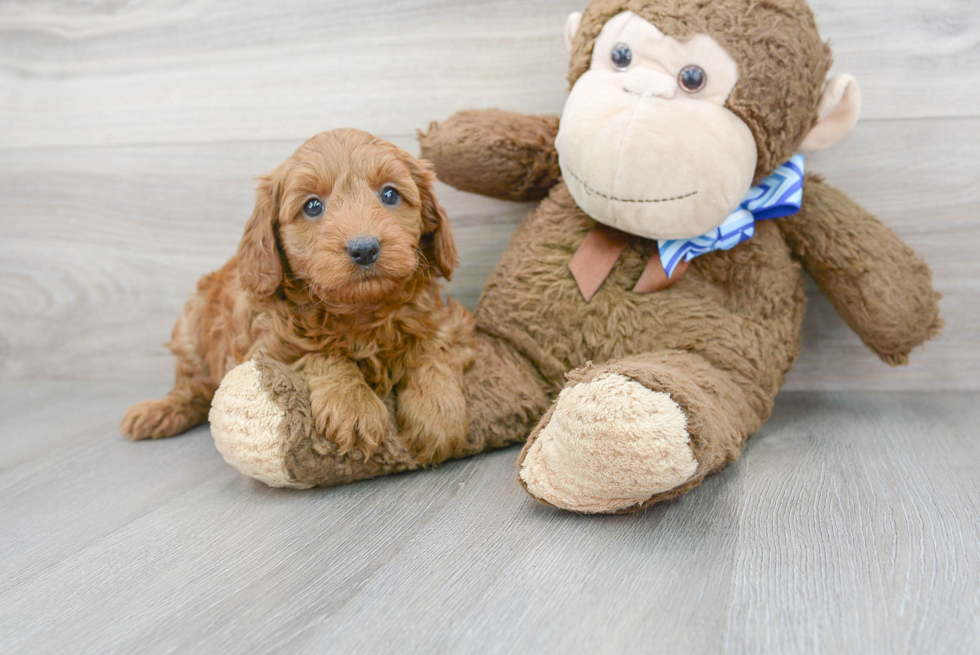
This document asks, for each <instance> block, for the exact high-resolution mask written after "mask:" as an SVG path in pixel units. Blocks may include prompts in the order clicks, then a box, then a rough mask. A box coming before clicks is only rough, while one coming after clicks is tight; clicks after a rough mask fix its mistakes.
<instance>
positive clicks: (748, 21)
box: [211, 0, 940, 513]
mask: <svg viewBox="0 0 980 655" xmlns="http://www.w3.org/2000/svg"><path fill="white" fill-rule="evenodd" d="M566 40H567V44H568V46H569V49H570V51H571V64H570V68H569V74H568V80H569V83H570V84H571V92H570V94H569V97H568V101H567V104H566V105H565V108H564V110H563V112H562V115H561V117H560V118H559V117H554V116H524V115H519V114H514V113H508V112H503V111H493V110H489V111H466V112H461V113H459V114H456V115H455V116H452V117H451V118H449V119H448V120H446V121H444V122H442V123H440V124H433V125H432V126H431V127H430V129H429V131H428V133H426V134H420V140H421V145H422V155H423V156H424V157H425V158H427V159H429V160H431V161H432V162H434V164H435V167H436V171H437V173H438V175H439V177H440V178H441V179H442V180H444V181H445V182H447V183H449V184H451V185H452V186H455V187H457V188H459V189H462V190H465V191H470V192H474V193H480V194H484V195H488V196H493V197H497V198H505V199H511V200H520V201H529V200H540V201H541V202H540V205H539V206H538V207H537V209H536V210H535V211H533V212H532V213H531V215H530V216H528V217H527V219H526V220H525V221H524V222H523V224H522V225H521V226H520V227H519V228H518V230H517V232H516V233H515V234H514V236H513V238H512V240H511V243H510V247H509V248H508V249H507V251H506V252H505V253H504V256H503V259H502V260H501V262H500V264H499V265H498V266H497V268H496V270H495V271H494V272H493V274H492V275H491V276H490V278H489V280H488V281H487V283H486V286H485V288H484V291H483V294H482V296H481V298H480V301H479V304H478V306H477V310H476V313H475V318H476V324H477V334H476V344H477V357H476V363H475V364H474V365H473V366H472V368H470V369H469V371H468V372H467V373H466V376H465V395H466V401H467V404H468V410H467V417H468V421H469V436H468V439H467V442H466V444H465V445H464V446H463V447H461V448H460V449H458V450H457V451H456V452H454V453H452V454H451V456H452V457H461V456H466V455H471V454H474V453H478V452H481V451H484V450H487V449H490V448H499V447H502V446H506V445H508V444H512V443H516V442H520V441H524V440H526V443H525V446H524V449H523V450H522V451H521V453H520V456H519V465H518V466H519V480H520V483H521V485H523V487H524V488H525V489H526V490H527V492H528V493H529V494H530V495H531V496H533V497H534V498H536V499H537V500H539V501H541V502H542V503H546V504H548V505H552V506H555V507H558V508H562V509H567V510H573V511H577V512H583V513H600V512H604V513H610V512H626V511H634V510H637V509H640V508H643V507H646V506H649V505H650V504H652V503H656V502H659V501H663V500H667V499H669V498H673V497H676V496H678V495H680V494H683V493H685V492H687V491H689V490H691V489H693V488H694V487H696V486H697V485H698V484H700V483H701V481H702V480H703V479H704V478H705V476H707V475H709V474H711V473H714V472H716V471H718V470H720V469H721V468H722V467H724V466H725V464H726V463H727V462H730V461H732V460H734V459H736V458H737V457H738V456H739V454H740V453H741V451H742V448H743V447H744V445H745V441H746V439H747V438H748V437H749V436H750V435H752V434H754V433H755V432H756V431H758V430H759V428H760V426H761V425H762V423H763V422H764V421H765V420H766V419H767V418H768V417H769V415H770V412H771V411H772V408H773V403H774V399H775V397H776V393H777V392H778V391H779V389H780V387H781V386H782V384H783V380H784V376H785V375H786V373H787V372H788V371H789V370H790V367H791V366H792V365H793V361H794V360H795V359H796V357H797V355H798V353H799V349H800V341H801V326H802V322H803V313H804V309H805V305H806V297H805V294H804V284H803V276H802V270H806V271H807V272H808V273H809V274H810V275H811V276H812V277H813V279H814V280H815V281H816V282H817V284H818V285H819V287H820V289H821V290H822V291H823V293H824V294H826V295H827V297H828V298H829V299H830V301H831V302H832V303H833V305H834V307H835V308H836V309H837V311H838V312H839V313H840V315H841V316H842V317H843V318H844V320H845V321H846V322H847V323H848V325H850V327H851V328H852V329H853V330H854V331H855V332H857V333H858V335H860V337H861V339H862V340H863V341H864V343H865V344H866V345H867V346H868V347H869V348H870V349H871V350H872V351H874V352H875V353H876V354H877V355H878V356H879V357H880V358H881V359H882V360H883V361H884V362H885V363H887V364H890V365H893V366H895V365H900V364H905V363H907V362H908V357H909V353H910V352H911V351H912V350H913V349H914V348H915V347H916V346H918V345H920V344H921V343H923V342H924V341H925V340H927V339H929V338H930V337H932V336H933V335H935V334H936V333H937V332H938V330H939V327H940V320H939V317H938V298H939V295H938V294H937V293H936V292H935V291H934V290H933V287H932V281H931V273H930V271H929V268H928V267H927V265H926V264H925V263H924V262H923V261H922V260H921V259H920V258H919V257H917V256H916V254H915V253H914V252H913V251H912V250H911V249H910V248H909V247H908V246H906V245H905V244H904V243H902V242H901V241H900V240H899V239H898V238H897V237H896V236H895V234H894V233H893V232H892V231H891V230H889V229H888V228H887V227H885V226H884V225H883V224H882V223H881V222H880V221H879V220H878V219H877V218H875V217H874V216H872V215H871V214H869V213H868V212H866V211H865V210H864V209H862V208H861V207H859V206H858V205H857V204H855V203H854V202H853V201H851V200H850V199H849V198H848V197H847V196H845V195H844V194H842V193H840V192H839V191H836V190H835V189H833V188H831V187H830V186H828V185H827V184H825V183H824V181H823V180H822V179H821V178H820V177H818V176H816V175H814V174H812V173H808V172H805V171H804V168H805V165H806V164H805V158H804V156H803V155H802V154H800V153H805V152H807V151H812V150H819V149H822V148H826V147H828V146H830V145H832V144H834V143H835V142H837V141H838V140H839V139H840V138H841V137H843V136H844V135H845V134H846V133H847V132H848V131H849V130H850V129H851V128H852V127H853V126H854V124H855V122H856V120H857V115H858V111H859V108H860V91H859V89H858V85H857V83H856V82H855V81H854V79H853V78H851V77H850V76H848V75H840V76H837V77H834V78H832V79H830V80H829V81H827V79H826V77H827V73H828V70H829V69H830V66H831V53H830V49H829V48H828V46H827V45H826V44H825V43H824V42H823V41H822V40H821V38H820V35H819V33H818V31H817V27H816V24H815V22H814V17H813V14H812V12H811V10H810V8H809V7H808V6H807V4H806V2H805V1H804V0H766V1H765V2H758V1H756V0H713V1H712V2H694V1H693V0H595V1H594V2H593V3H592V4H591V5H590V6H589V7H588V9H587V10H586V11H585V12H584V13H583V14H579V13H576V14H573V15H572V16H570V17H569V19H568V23H567V29H566ZM801 269H802V270H801ZM391 402H396V399H395V400H392V401H391ZM244 417H250V419H249V420H247V421H246V420H244ZM211 421H212V430H213V433H214V436H215V440H216V442H217V445H218V448H219V450H221V451H222V453H223V454H224V455H225V456H226V458H227V459H228V460H229V461H230V462H232V463H233V464H235V465H236V466H238V467H239V469H240V470H242V471H243V472H244V473H246V474H248V475H252V476H253V477H256V478H259V479H261V480H264V481H265V482H267V483H269V484H273V485H278V486H292V487H309V486H314V485H332V484H340V483H344V482H349V481H351V480H355V479H359V478H364V477H369V476H374V475H380V474H383V473H389V472H394V471H399V470H406V469H411V468H417V467H418V466H419V463H417V462H415V461H413V460H412V458H411V456H410V455H409V454H408V450H407V449H406V448H405V447H404V443H403V441H402V440H401V438H400V437H399V436H398V435H397V434H396V433H395V432H394V430H393V432H392V434H391V435H390V439H388V442H387V443H386V444H385V445H384V446H383V447H382V448H381V449H379V451H378V452H376V453H375V454H374V455H373V456H372V457H371V458H369V459H363V458H362V457H360V456H359V454H358V453H350V454H347V455H344V456H340V455H338V454H337V453H336V451H330V450H329V449H326V450H327V452H321V451H323V450H325V449H323V448H321V449H320V451H317V450H314V449H313V448H312V441H313V433H312V431H313V427H312V422H311V420H310V413H309V400H308V390H307V387H306V384H305V381H304V380H303V379H302V376H301V375H300V374H298V373H296V372H295V371H292V370H290V369H288V368H287V367H285V366H282V365H280V364H277V363H276V362H270V361H259V362H249V363H246V364H243V365H242V367H239V369H236V370H234V371H232V372H231V373H230V374H229V375H228V377H227V378H226V379H225V380H224V382H223V383H222V389H221V390H220V391H219V393H218V395H217V396H216V397H215V400H214V406H213V409H212V413H211Z"/></svg>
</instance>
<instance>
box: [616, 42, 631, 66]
mask: <svg viewBox="0 0 980 655" xmlns="http://www.w3.org/2000/svg"><path fill="white" fill-rule="evenodd" d="M632 62H633V51H632V50H630V47H629V46H628V45H626V44H625V43H618V44H616V47H615V48H613V51H612V63H613V66H615V67H616V70H618V71H624V70H626V69H627V68H629V67H630V64H631V63H632Z"/></svg>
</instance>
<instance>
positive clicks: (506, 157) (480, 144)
mask: <svg viewBox="0 0 980 655" xmlns="http://www.w3.org/2000/svg"><path fill="white" fill-rule="evenodd" d="M556 134H558V117H557V116H525V115H523V114H515V113H512V112H505V111H500V110H497V109H488V110H472V111H461V112H458V113H456V114H454V115H453V116H450V117H449V118H448V119H447V120H445V121H443V122H441V123H432V124H431V125H430V126H429V131H428V132H427V133H423V132H421V131H420V132H419V135H418V136H419V143H420V144H421V146H422V157H423V158H424V159H428V160H429V161H431V162H433V163H434V164H435V167H436V173H437V174H438V176H439V178H440V179H441V180H442V181H443V182H446V183H447V184H450V185H452V186H454V187H456V188H457V189H460V190H462V191H469V192H472V193H479V194H482V195H485V196H492V197H494V198H502V199H504V200H518V201H530V200H540V199H541V198H544V197H545V196H546V195H548V191H549V190H550V189H551V187H553V186H554V185H555V184H556V183H557V182H558V179H559V178H560V177H561V171H560V170H559V168H558V153H557V151H555V135H556Z"/></svg>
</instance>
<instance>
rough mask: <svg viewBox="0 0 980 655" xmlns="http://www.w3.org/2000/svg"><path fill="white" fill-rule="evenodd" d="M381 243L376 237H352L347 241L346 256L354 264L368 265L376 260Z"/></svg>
mask: <svg viewBox="0 0 980 655" xmlns="http://www.w3.org/2000/svg"><path fill="white" fill-rule="evenodd" d="M380 253H381V243H380V242H379V241H378V239H377V238H376V237H354V238H353V239H351V240H350V241H348V242H347V256H348V257H350V258H351V261H353V262H354V263H355V264H358V265H360V266H370V265H371V264H373V263H374V262H376V261H378V254H380Z"/></svg>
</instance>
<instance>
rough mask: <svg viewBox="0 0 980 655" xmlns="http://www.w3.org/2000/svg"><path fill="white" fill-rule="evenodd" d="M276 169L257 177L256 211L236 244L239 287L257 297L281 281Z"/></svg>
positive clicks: (272, 290)
mask: <svg viewBox="0 0 980 655" xmlns="http://www.w3.org/2000/svg"><path fill="white" fill-rule="evenodd" d="M279 178H280V176H279V171H278V170H276V171H274V172H272V173H270V174H269V175H267V176H265V177H262V178H260V179H259V188H258V191H257V192H256V194H255V210H254V211H253V212H252V217H251V218H249V219H248V223H246V224H245V234H243V235H242V240H241V242H239V244H238V276H239V279H240V280H241V283H242V288H243V289H245V290H246V291H249V292H251V293H252V294H253V295H255V296H258V297H260V298H261V297H265V296H271V295H272V294H273V293H275V291H276V289H278V288H279V284H280V282H282V263H281V262H280V261H279V247H278V245H277V244H276V230H277V228H278V225H279V198H280V195H281V192H280V186H281V185H280V182H279Z"/></svg>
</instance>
